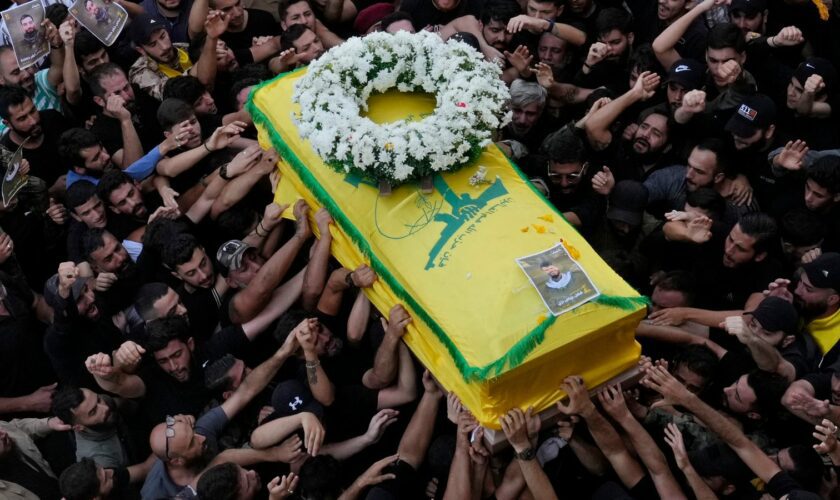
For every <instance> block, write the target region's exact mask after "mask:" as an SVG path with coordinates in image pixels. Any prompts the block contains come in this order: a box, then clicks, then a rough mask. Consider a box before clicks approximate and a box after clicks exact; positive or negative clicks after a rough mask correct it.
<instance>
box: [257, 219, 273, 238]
mask: <svg viewBox="0 0 840 500" xmlns="http://www.w3.org/2000/svg"><path fill="white" fill-rule="evenodd" d="M257 229H262V230H263V231H265V235H260V233H257V236H260V237H262V236H268V233H270V232H271V231H269V230H268V229H266V228H265V226H263V223H262V221H259V222H257Z"/></svg>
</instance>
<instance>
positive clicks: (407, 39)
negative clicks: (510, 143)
mask: <svg viewBox="0 0 840 500" xmlns="http://www.w3.org/2000/svg"><path fill="white" fill-rule="evenodd" d="M499 74H500V69H499V68H498V67H497V66H496V65H494V64H491V63H488V62H486V61H484V59H483V58H482V56H481V55H480V54H479V53H478V52H476V51H475V50H473V49H472V48H470V47H469V46H467V45H466V44H464V43H462V42H447V43H444V42H442V41H441V40H440V38H439V37H438V36H437V35H435V34H433V33H428V32H421V33H416V34H410V33H406V32H400V33H397V34H394V35H392V34H389V33H373V34H371V35H368V36H366V37H364V38H351V39H350V40H348V41H347V42H345V43H343V44H342V45H340V46H338V47H335V48H333V49H332V50H330V51H329V52H327V53H326V54H324V55H323V56H321V57H320V58H319V59H318V60H316V61H314V62H312V64H310V66H309V70H308V73H307V74H306V75H305V76H304V77H302V78H301V79H300V80H299V81H298V82H297V84H296V85H295V90H294V94H293V96H292V98H293V100H294V102H296V103H297V104H299V105H300V113H299V114H293V116H292V119H293V122H294V123H295V125H296V126H297V128H298V132H299V133H300V135H301V137H303V138H306V139H308V140H309V142H310V144H311V146H312V148H313V149H314V150H315V151H316V153H318V155H319V156H321V158H322V159H323V160H324V161H326V162H330V163H331V164H333V165H335V166H336V168H338V169H340V171H343V172H355V173H357V174H361V175H370V176H373V177H383V176H384V177H385V178H386V179H388V180H390V181H391V182H396V183H399V182H404V181H408V180H411V179H412V178H416V176H419V175H425V174H426V173H428V172H427V171H423V170H422V169H426V168H431V170H432V171H435V172H443V171H448V170H453V169H456V168H459V167H461V166H463V165H464V163H466V162H467V161H469V160H470V159H471V158H470V154H471V152H472V151H473V148H474V147H476V146H479V147H483V146H485V145H486V144H488V143H489V142H490V137H491V134H492V132H493V130H495V129H496V128H498V127H500V126H502V125H504V124H506V123H507V122H509V121H510V112H509V111H506V110H505V109H504V108H505V106H504V104H505V102H506V101H507V100H508V99H509V93H508V89H507V87H506V86H505V85H504V83H503V82H502V81H501V80H500V79H499V78H498V76H499ZM391 88H396V89H398V90H399V91H401V92H414V91H425V92H429V93H433V94H435V98H436V107H435V110H434V112H433V113H432V114H431V115H430V116H428V117H426V118H424V119H423V120H421V121H419V122H415V121H407V120H399V121H396V122H392V123H387V124H382V125H379V124H376V123H374V122H372V121H371V120H369V119H368V118H365V117H362V116H361V115H360V113H361V112H362V110H367V101H368V98H369V97H370V95H371V94H372V93H373V92H385V91H387V90H389V89H391ZM417 167H422V168H421V170H419V171H418V170H417Z"/></svg>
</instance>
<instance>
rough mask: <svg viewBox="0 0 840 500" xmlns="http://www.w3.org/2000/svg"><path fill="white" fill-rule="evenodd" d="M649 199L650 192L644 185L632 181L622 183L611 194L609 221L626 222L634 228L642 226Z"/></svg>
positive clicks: (608, 212)
mask: <svg viewBox="0 0 840 500" xmlns="http://www.w3.org/2000/svg"><path fill="white" fill-rule="evenodd" d="M647 199H648V192H647V189H645V187H644V186H643V185H642V183H640V182H636V181H631V180H624V181H621V182H619V183H618V184H616V185H615V188H614V189H613V191H612V193H610V208H609V209H607V219H611V220H617V221H621V222H625V223H627V224H630V225H631V226H634V227H635V226H640V225H641V224H642V212H644V211H645V206H646V205H647Z"/></svg>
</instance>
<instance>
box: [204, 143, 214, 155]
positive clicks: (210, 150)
mask: <svg viewBox="0 0 840 500" xmlns="http://www.w3.org/2000/svg"><path fill="white" fill-rule="evenodd" d="M202 144H203V145H204V149H206V150H207V152H208V153H212V152H213V150H212V149H210V148H209V147H208V146H207V141H204V142H203V143H202Z"/></svg>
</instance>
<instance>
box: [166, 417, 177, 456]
mask: <svg viewBox="0 0 840 500" xmlns="http://www.w3.org/2000/svg"><path fill="white" fill-rule="evenodd" d="M174 426H175V417H173V416H171V415H167V416H166V449H165V454H166V459H167V460H169V438H173V437H175V427H174Z"/></svg>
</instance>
